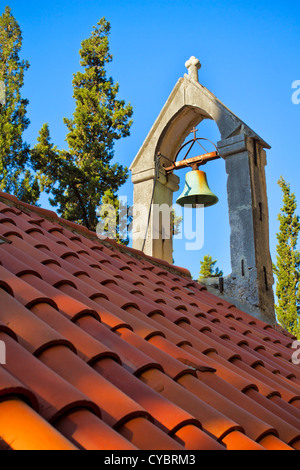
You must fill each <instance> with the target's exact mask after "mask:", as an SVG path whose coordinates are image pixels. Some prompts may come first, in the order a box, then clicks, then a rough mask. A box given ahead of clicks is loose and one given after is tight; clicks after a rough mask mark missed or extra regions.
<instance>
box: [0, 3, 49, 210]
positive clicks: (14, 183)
mask: <svg viewBox="0 0 300 470" xmlns="http://www.w3.org/2000/svg"><path fill="white" fill-rule="evenodd" d="M21 47H22V33H21V30H20V27H19V25H18V23H17V22H16V20H15V18H14V17H13V15H12V13H11V9H10V8H9V7H6V8H5V11H4V13H3V14H2V16H1V17H0V82H1V84H3V83H4V87H3V88H4V90H3V91H5V99H1V104H0V189H1V190H2V191H4V192H7V193H10V194H14V195H15V196H17V197H18V198H19V199H21V200H23V201H25V202H28V203H31V204H34V203H35V202H36V201H37V200H38V198H39V194H40V192H39V186H38V182H37V180H36V179H35V178H34V177H33V176H32V175H31V173H30V171H29V170H28V165H27V163H28V157H29V146H28V145H27V144H26V142H23V132H24V131H25V130H26V129H27V127H28V126H29V123H30V121H29V119H28V118H27V117H26V108H27V105H28V100H26V99H24V98H22V96H21V88H22V87H23V85H24V73H25V72H26V70H28V68H29V63H28V62H27V61H25V60H21V59H20V57H19V53H20V50H21ZM2 98H4V97H2Z"/></svg>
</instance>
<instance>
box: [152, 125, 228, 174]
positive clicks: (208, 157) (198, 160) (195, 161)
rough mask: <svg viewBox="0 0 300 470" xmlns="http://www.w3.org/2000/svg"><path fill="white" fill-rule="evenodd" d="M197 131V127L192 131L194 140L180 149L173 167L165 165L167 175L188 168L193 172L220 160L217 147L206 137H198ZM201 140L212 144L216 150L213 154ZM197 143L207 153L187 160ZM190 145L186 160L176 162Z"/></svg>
mask: <svg viewBox="0 0 300 470" xmlns="http://www.w3.org/2000/svg"><path fill="white" fill-rule="evenodd" d="M197 131H198V129H195V127H193V129H192V130H191V133H193V134H194V138H193V139H191V140H189V141H188V142H186V143H185V144H183V145H182V146H181V147H180V149H179V150H178V152H177V153H176V156H175V159H174V162H172V165H170V166H168V167H166V166H164V165H163V166H164V169H165V171H166V173H167V174H170V173H173V171H174V170H180V169H181V168H186V167H188V166H190V167H192V168H193V170H197V169H198V167H199V166H200V165H205V164H206V163H207V162H209V161H212V160H217V159H218V158H220V155H219V153H218V149H217V147H216V145H215V144H214V143H213V142H211V141H210V140H208V139H205V138H204V137H196V132H197ZM200 140H201V141H203V140H206V141H207V142H210V143H211V144H212V145H213V146H214V147H215V149H216V150H215V151H213V152H207V150H206V149H205V147H204V146H203V145H202V144H201V143H200ZM196 142H197V144H199V146H200V147H201V148H202V149H203V150H204V151H205V153H204V154H202V155H198V156H196V157H192V158H187V156H188V154H189V153H190V151H191V150H192V148H193V146H194V145H195V143H196ZM189 144H190V147H189V149H188V151H187V153H186V154H185V157H184V159H183V160H180V161H178V162H177V161H176V160H177V157H178V155H179V153H180V152H181V151H182V150H183V149H184V147H186V146H187V145H189ZM161 156H162V157H163V158H166V159H167V160H169V161H171V160H170V159H169V158H167V157H165V156H164V155H161Z"/></svg>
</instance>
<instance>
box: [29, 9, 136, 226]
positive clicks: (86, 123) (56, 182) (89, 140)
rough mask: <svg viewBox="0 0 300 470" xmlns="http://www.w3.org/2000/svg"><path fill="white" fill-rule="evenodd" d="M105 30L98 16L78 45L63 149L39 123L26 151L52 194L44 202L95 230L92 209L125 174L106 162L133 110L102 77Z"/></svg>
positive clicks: (107, 58)
mask: <svg viewBox="0 0 300 470" xmlns="http://www.w3.org/2000/svg"><path fill="white" fill-rule="evenodd" d="M109 32H110V23H109V22H108V21H106V20H105V18H102V19H101V20H100V21H99V23H98V24H97V26H94V27H93V31H92V34H91V36H90V37H89V38H88V39H86V40H84V41H83V42H82V44H81V50H80V52H79V53H80V57H81V62H80V64H81V66H82V68H83V70H82V71H80V72H77V73H76V74H75V75H74V79H73V89H74V95H73V97H74V99H75V103H76V107H75V112H74V114H73V117H72V118H71V119H67V118H65V119H64V123H65V124H66V126H67V129H68V133H67V137H66V141H67V143H68V150H61V151H60V150H58V149H57V147H55V146H54V145H53V144H52V143H51V138H50V132H49V128H48V125H47V124H45V125H44V126H43V127H42V129H41V131H40V134H39V138H38V144H37V145H36V146H35V148H34V149H33V151H32V162H33V166H34V168H35V170H37V171H38V172H39V178H40V181H41V184H42V189H44V190H45V191H46V192H48V193H49V194H51V195H52V197H51V198H50V203H51V204H52V205H53V206H55V207H57V208H58V209H57V210H58V212H59V214H61V215H62V217H63V218H65V219H68V220H71V221H73V222H77V223H80V224H82V225H85V226H86V227H87V228H89V229H90V230H95V229H96V226H97V223H98V219H97V214H96V210H97V207H98V206H99V205H100V204H101V202H102V198H103V196H104V195H106V197H107V194H108V193H107V192H108V191H109V198H110V200H112V199H113V200H116V198H117V191H118V189H119V187H120V186H121V185H122V184H124V183H125V181H126V179H127V178H128V170H127V168H123V166H122V165H119V164H118V163H114V164H111V160H112V158H113V156H114V143H115V141H116V140H118V139H120V138H122V137H126V136H128V135H129V130H130V127H131V124H132V121H131V120H130V118H131V116H132V112H133V111H132V107H131V106H130V104H128V105H126V104H125V102H124V101H122V100H118V99H117V94H118V91H119V85H118V84H114V82H113V79H112V78H111V77H110V78H108V77H107V73H106V65H107V64H108V63H109V62H111V61H112V55H111V54H110V53H109V42H108V35H109ZM116 205H117V204H116Z"/></svg>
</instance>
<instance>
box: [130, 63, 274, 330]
mask: <svg viewBox="0 0 300 470" xmlns="http://www.w3.org/2000/svg"><path fill="white" fill-rule="evenodd" d="M186 67H187V68H188V70H189V75H187V74H185V75H184V77H182V78H180V79H179V80H178V82H177V84H176V85H175V87H174V89H173V91H172V92H171V94H170V96H169V98H168V100H167V101H166V103H165V105H164V107H163V108H162V110H161V112H160V114H159V116H158V118H157V119H156V121H155V123H154V124H153V126H152V128H151V130H150V132H149V134H148V136H147V137H146V139H145V141H144V143H143V145H142V147H141V148H140V150H139V152H138V153H137V155H136V157H135V159H134V161H133V163H132V165H131V166H130V170H131V173H132V182H133V183H134V205H135V204H140V205H143V206H144V207H145V212H146V213H147V214H148V213H151V210H150V208H151V204H152V203H154V204H166V205H169V206H171V205H172V202H173V192H175V191H177V190H178V189H179V186H178V183H179V178H178V176H177V175H175V174H171V175H168V176H167V175H166V172H165V170H164V168H163V166H162V165H163V164H164V163H167V162H166V161H164V159H163V158H161V161H160V163H161V166H160V168H159V178H157V168H156V166H155V162H156V155H157V153H158V152H161V154H162V156H165V157H167V158H168V159H169V160H171V161H174V158H175V155H176V153H177V151H178V150H179V148H180V146H181V145H182V143H183V142H184V140H185V139H186V137H187V135H188V134H189V132H190V130H191V128H193V127H194V126H197V125H198V124H199V123H200V122H201V121H202V120H203V119H211V120H213V121H214V122H215V123H216V125H217V127H218V129H219V132H220V136H221V140H220V141H219V142H218V143H217V145H218V150H219V154H220V156H221V157H222V158H223V159H224V160H225V167H226V173H227V175H228V179H227V196H228V208H229V223H230V230H231V233H230V253H231V268H232V274H231V275H230V276H228V279H226V278H225V279H224V290H227V294H226V295H227V298H228V299H229V298H230V296H231V297H233V298H237V299H238V300H237V303H238V302H239V305H240V306H241V308H243V309H244V310H246V311H249V312H251V313H252V314H253V315H255V316H256V315H257V316H258V317H260V318H266V319H267V320H268V321H269V322H270V321H271V322H273V321H274V296H273V291H272V290H271V289H266V285H268V286H271V285H272V284H273V282H274V281H273V273H272V262H271V257H270V249H269V225H268V224H269V222H268V201H267V191H266V178H265V165H266V152H265V150H264V149H265V148H270V146H269V145H268V144H267V143H266V142H265V141H264V140H263V139H262V138H261V137H260V136H259V135H258V134H256V133H255V132H254V131H253V130H252V129H251V128H250V127H248V126H247V125H246V124H245V123H244V122H243V121H242V120H241V119H239V118H238V117H237V116H236V115H235V114H234V113H232V112H231V111H230V110H229V108H227V107H226V106H225V105H224V104H223V103H222V102H221V101H220V100H218V98H216V97H215V95H213V93H211V92H210V91H209V90H207V89H206V88H205V87H204V86H202V85H201V84H200V83H199V82H198V69H199V68H200V62H199V61H198V60H197V59H195V58H194V57H192V58H191V59H190V60H189V61H188V62H187V63H186ZM151 194H152V195H153V198H151ZM262 207H263V208H264V211H263V212H264V214H263V217H262ZM151 223H152V222H151V220H150V225H149V227H148V228H149V230H148V231H147V237H146V242H144V241H143V239H142V238H141V234H142V235H144V233H145V231H144V232H143V231H141V230H140V229H138V228H137V225H136V221H135V218H133V246H134V248H136V249H143V250H144V252H145V253H146V254H148V255H150V256H154V257H157V258H161V259H164V260H166V261H168V262H169V263H171V264H172V253H173V240H172V238H170V239H168V240H167V239H164V238H163V235H162V234H163V233H166V232H168V227H167V226H166V227H162V230H160V229H159V230H158V232H159V233H158V236H153V233H154V231H153V230H154V229H153V227H154V225H153V226H151ZM166 223H167V224H169V222H168V221H167V222H166ZM165 229H166V230H165ZM241 263H242V264H241ZM241 266H242V268H241ZM241 293H244V294H243V295H244V297H245V298H243V295H241Z"/></svg>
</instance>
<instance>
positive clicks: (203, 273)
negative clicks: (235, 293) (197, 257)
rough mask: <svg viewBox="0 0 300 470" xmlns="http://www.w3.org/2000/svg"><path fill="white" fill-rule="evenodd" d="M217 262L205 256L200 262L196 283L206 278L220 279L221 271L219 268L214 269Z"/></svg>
mask: <svg viewBox="0 0 300 470" xmlns="http://www.w3.org/2000/svg"><path fill="white" fill-rule="evenodd" d="M216 263H217V260H213V259H212V257H211V256H210V255H205V256H204V257H203V260H202V261H200V265H201V268H200V273H199V278H198V281H201V279H205V278H207V277H222V276H223V271H220V269H219V268H215V265H216Z"/></svg>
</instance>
